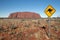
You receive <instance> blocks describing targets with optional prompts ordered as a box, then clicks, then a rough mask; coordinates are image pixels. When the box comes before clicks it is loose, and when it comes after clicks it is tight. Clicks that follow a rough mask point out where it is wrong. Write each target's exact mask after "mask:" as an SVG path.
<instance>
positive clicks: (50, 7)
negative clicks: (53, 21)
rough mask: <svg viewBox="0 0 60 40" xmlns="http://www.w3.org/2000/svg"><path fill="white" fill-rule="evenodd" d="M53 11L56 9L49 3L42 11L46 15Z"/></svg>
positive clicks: (50, 14)
mask: <svg viewBox="0 0 60 40" xmlns="http://www.w3.org/2000/svg"><path fill="white" fill-rule="evenodd" d="M55 11H56V10H55V9H54V8H53V7H52V6H51V5H49V6H48V7H47V8H46V9H45V11H44V12H45V14H46V15H47V16H48V17H51V16H52V15H53V14H54V12H55Z"/></svg>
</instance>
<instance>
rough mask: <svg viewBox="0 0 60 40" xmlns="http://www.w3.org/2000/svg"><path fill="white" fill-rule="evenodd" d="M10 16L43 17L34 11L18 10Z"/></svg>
mask: <svg viewBox="0 0 60 40" xmlns="http://www.w3.org/2000/svg"><path fill="white" fill-rule="evenodd" d="M9 18H41V17H40V15H39V14H37V13H34V12H16V13H11V14H10V15H9Z"/></svg>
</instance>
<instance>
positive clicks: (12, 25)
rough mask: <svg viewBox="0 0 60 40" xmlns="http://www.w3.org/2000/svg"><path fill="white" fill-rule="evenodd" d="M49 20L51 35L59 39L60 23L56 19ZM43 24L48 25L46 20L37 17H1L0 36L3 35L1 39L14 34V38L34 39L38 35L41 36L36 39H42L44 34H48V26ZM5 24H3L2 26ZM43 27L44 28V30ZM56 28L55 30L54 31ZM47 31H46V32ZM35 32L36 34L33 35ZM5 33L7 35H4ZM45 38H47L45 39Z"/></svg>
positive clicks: (56, 39) (3, 39) (55, 39)
mask: <svg viewBox="0 0 60 40" xmlns="http://www.w3.org/2000/svg"><path fill="white" fill-rule="evenodd" d="M52 21H53V20H51V35H53V36H51V37H52V38H53V39H54V40H59V37H60V36H59V35H58V34H59V33H58V32H60V25H58V24H60V23H59V22H58V21H54V22H52ZM43 24H44V25H46V24H47V25H48V22H46V20H44V19H43V20H38V19H35V20H34V19H26V20H25V19H23V20H22V19H21V20H20V19H18V20H17V19H9V20H8V19H6V20H3V19H1V21H0V37H1V36H2V35H3V37H5V38H2V39H1V40H6V39H7V38H8V37H9V38H10V37H12V36H14V37H15V38H17V40H26V39H27V40H29V38H30V39H32V40H33V39H34V38H36V37H38V36H41V37H39V38H37V39H39V40H40V39H41V40H43V39H44V38H43V37H44V36H43V34H44V35H46V34H48V29H47V28H48V26H46V27H43ZM3 25H5V26H3ZM44 29H45V30H44ZM56 30H57V32H56ZM45 31H46V32H47V33H46V32H45ZM35 33H36V35H37V34H38V35H37V36H36V35H35ZM5 34H7V35H5ZM14 37H12V39H9V40H13V39H14ZM46 40H47V39H46Z"/></svg>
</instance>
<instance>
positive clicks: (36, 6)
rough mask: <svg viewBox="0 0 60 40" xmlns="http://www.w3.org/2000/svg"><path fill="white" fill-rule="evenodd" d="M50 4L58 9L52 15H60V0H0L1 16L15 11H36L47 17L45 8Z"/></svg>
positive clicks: (6, 15)
mask: <svg viewBox="0 0 60 40" xmlns="http://www.w3.org/2000/svg"><path fill="white" fill-rule="evenodd" d="M49 4H50V5H52V6H53V7H54V8H55V9H56V12H55V13H54V14H53V16H52V17H57V16H60V0H0V17H8V16H9V14H10V13H13V12H36V13H38V14H40V15H41V17H47V16H46V14H45V13H44V10H45V9H46V7H47V6H48V5H49Z"/></svg>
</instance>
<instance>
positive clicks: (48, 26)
mask: <svg viewBox="0 0 60 40" xmlns="http://www.w3.org/2000/svg"><path fill="white" fill-rule="evenodd" d="M48 37H49V38H50V17H48Z"/></svg>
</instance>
